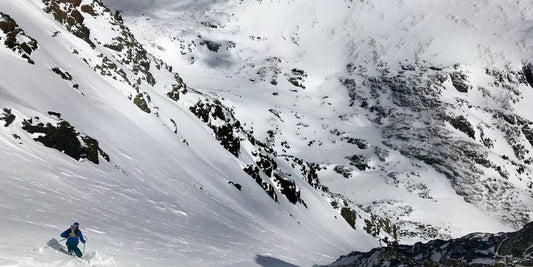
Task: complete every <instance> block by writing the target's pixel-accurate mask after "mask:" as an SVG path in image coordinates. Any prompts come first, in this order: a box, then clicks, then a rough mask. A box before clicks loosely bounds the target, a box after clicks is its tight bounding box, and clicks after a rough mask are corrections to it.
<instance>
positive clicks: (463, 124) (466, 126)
mask: <svg viewBox="0 0 533 267" xmlns="http://www.w3.org/2000/svg"><path fill="white" fill-rule="evenodd" d="M448 121H449V122H450V124H451V125H452V126H453V128H455V129H457V130H459V131H461V132H463V133H465V134H466V135H468V136H469V137H470V138H472V139H476V132H475V131H474V128H473V127H472V124H470V122H469V121H468V120H467V119H466V118H465V117H464V116H463V115H460V116H458V117H455V118H448Z"/></svg>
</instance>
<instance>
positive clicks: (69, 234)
mask: <svg viewBox="0 0 533 267" xmlns="http://www.w3.org/2000/svg"><path fill="white" fill-rule="evenodd" d="M79 227H80V224H79V223H77V222H75V223H73V224H72V225H71V226H70V228H69V229H67V230H65V231H64V232H63V233H61V237H64V238H66V239H67V248H68V253H69V254H70V255H72V253H73V252H74V253H76V256H78V258H81V256H82V253H81V251H80V249H79V248H78V238H79V239H80V240H81V242H82V243H83V244H85V238H83V235H82V234H81V230H80V229H79Z"/></svg>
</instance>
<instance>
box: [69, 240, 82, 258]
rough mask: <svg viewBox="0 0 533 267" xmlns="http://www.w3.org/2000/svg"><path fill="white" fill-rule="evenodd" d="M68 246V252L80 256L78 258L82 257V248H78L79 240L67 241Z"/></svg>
mask: <svg viewBox="0 0 533 267" xmlns="http://www.w3.org/2000/svg"><path fill="white" fill-rule="evenodd" d="M67 248H68V254H70V255H74V253H75V254H76V256H78V258H81V256H82V253H81V250H80V249H79V248H78V242H77V241H76V242H67Z"/></svg>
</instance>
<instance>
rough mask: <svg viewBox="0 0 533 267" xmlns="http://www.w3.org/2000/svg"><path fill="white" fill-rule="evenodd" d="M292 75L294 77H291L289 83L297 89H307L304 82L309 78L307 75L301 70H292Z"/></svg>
mask: <svg viewBox="0 0 533 267" xmlns="http://www.w3.org/2000/svg"><path fill="white" fill-rule="evenodd" d="M291 74H292V75H291V76H290V77H289V79H288V81H289V82H290V83H291V84H292V85H294V86H296V87H300V88H302V89H305V85H304V82H305V78H307V73H305V71H303V70H301V69H297V68H294V69H292V70H291Z"/></svg>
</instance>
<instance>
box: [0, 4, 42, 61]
mask: <svg viewBox="0 0 533 267" xmlns="http://www.w3.org/2000/svg"><path fill="white" fill-rule="evenodd" d="M0 40H3V41H4V42H3V43H4V45H5V46H6V47H7V48H9V49H11V50H12V51H13V52H15V53H17V54H19V55H20V56H21V57H22V58H23V59H26V60H27V61H28V63H30V64H34V61H33V60H32V59H31V58H30V55H31V53H32V52H33V51H35V50H37V48H38V47H39V46H38V45H37V41H36V40H35V39H33V38H32V37H30V36H28V35H26V33H25V32H24V30H23V29H21V28H20V27H19V25H18V24H17V22H15V20H13V19H12V18H11V17H10V16H9V15H7V14H4V13H2V12H0Z"/></svg>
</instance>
